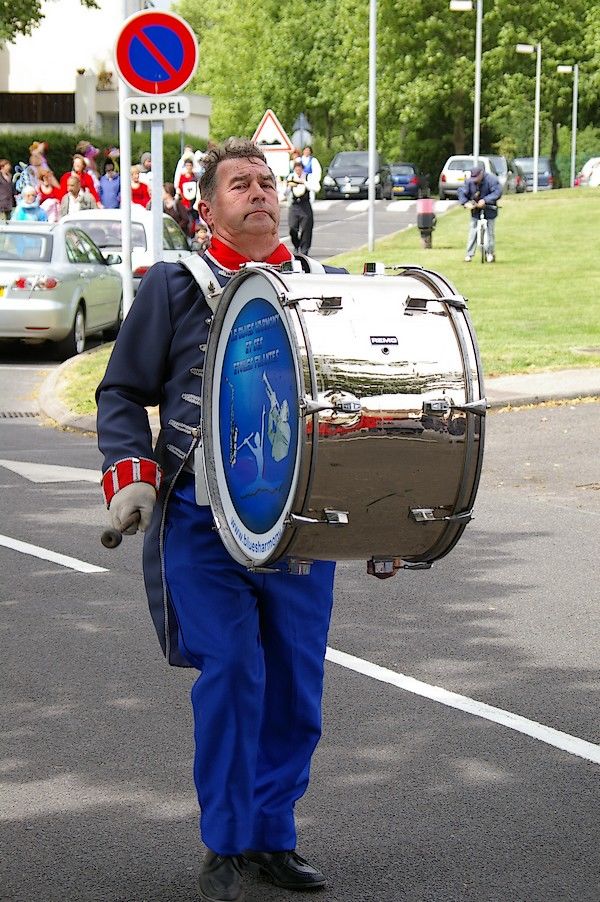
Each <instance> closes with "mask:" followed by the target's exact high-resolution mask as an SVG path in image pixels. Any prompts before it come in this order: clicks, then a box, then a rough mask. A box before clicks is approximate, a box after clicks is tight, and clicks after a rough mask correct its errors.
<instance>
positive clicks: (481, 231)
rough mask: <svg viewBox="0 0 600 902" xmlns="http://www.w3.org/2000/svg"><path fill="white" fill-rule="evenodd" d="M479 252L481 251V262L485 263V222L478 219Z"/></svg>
mask: <svg viewBox="0 0 600 902" xmlns="http://www.w3.org/2000/svg"><path fill="white" fill-rule="evenodd" d="M477 237H478V238H479V242H478V243H479V250H480V251H481V262H482V263H485V246H486V244H487V240H486V239H487V220H485V219H480V220H479V232H478V236H477Z"/></svg>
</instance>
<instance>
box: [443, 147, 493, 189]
mask: <svg viewBox="0 0 600 902" xmlns="http://www.w3.org/2000/svg"><path fill="white" fill-rule="evenodd" d="M477 159H478V161H479V163H481V165H482V166H483V167H484V168H485V171H486V172H491V173H493V174H494V175H498V173H497V172H496V167H495V166H494V164H493V162H492V160H491V158H490V157H488V156H481V155H479V157H478V158H477ZM474 165H475V158H474V157H472V156H466V155H464V154H460V155H459V154H457V155H455V156H452V157H448V159H447V160H446V162H445V163H444V166H443V168H442V171H441V173H440V180H439V184H438V191H439V195H440V200H445V199H446V198H447V197H453V198H455V197H457V193H458V189H459V188H460V186H461V185H462V184H463V183H464V182H465V180H466V179H468V178H469V175H470V173H471V168H472V167H473V166H474Z"/></svg>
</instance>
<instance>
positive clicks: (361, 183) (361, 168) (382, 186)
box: [323, 150, 392, 200]
mask: <svg viewBox="0 0 600 902" xmlns="http://www.w3.org/2000/svg"><path fill="white" fill-rule="evenodd" d="M323 190H324V192H325V197H327V198H336V197H345V198H349V197H352V198H358V197H368V195H369V154H368V153H367V151H366V150H344V151H342V152H341V153H336V155H335V156H334V158H333V160H332V161H331V163H330V165H329V168H328V170H327V173H326V175H325V178H324V179H323ZM375 197H377V198H382V197H385V198H387V200H391V197H392V176H391V173H390V167H389V166H388V165H387V163H384V162H383V160H382V159H381V156H380V155H379V154H377V155H376V159H375Z"/></svg>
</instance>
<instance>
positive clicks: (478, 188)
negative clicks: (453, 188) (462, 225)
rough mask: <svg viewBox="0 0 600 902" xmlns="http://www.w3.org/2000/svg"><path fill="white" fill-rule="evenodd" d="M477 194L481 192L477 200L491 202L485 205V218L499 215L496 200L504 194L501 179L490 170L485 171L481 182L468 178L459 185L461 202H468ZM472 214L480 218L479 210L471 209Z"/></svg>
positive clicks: (458, 193) (458, 192)
mask: <svg viewBox="0 0 600 902" xmlns="http://www.w3.org/2000/svg"><path fill="white" fill-rule="evenodd" d="M476 194H479V197H478V198H477V200H484V201H485V202H486V204H490V206H489V207H485V209H484V216H485V218H486V219H495V218H496V216H497V215H498V207H497V206H496V201H497V200H498V199H499V198H500V197H501V195H502V185H501V184H500V180H499V179H498V178H497V177H496V176H495V175H492V173H490V172H485V173H484V175H483V178H482V179H481V182H479V184H477V182H474V181H473V179H467V181H466V182H465V183H464V184H463V185H459V188H458V191H457V197H458V201H459V203H461V204H466V202H467V201H468V200H473V199H474V198H475V195H476ZM471 216H473V217H475V218H478V217H479V210H477V209H473V210H471Z"/></svg>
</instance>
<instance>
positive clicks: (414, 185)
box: [390, 163, 429, 198]
mask: <svg viewBox="0 0 600 902" xmlns="http://www.w3.org/2000/svg"><path fill="white" fill-rule="evenodd" d="M390 170H391V173H392V194H393V196H394V197H417V198H418V197H428V196H429V176H428V175H426V174H424V173H422V172H421V170H420V169H419V167H418V166H416V165H415V164H414V163H392V164H391V166H390Z"/></svg>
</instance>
